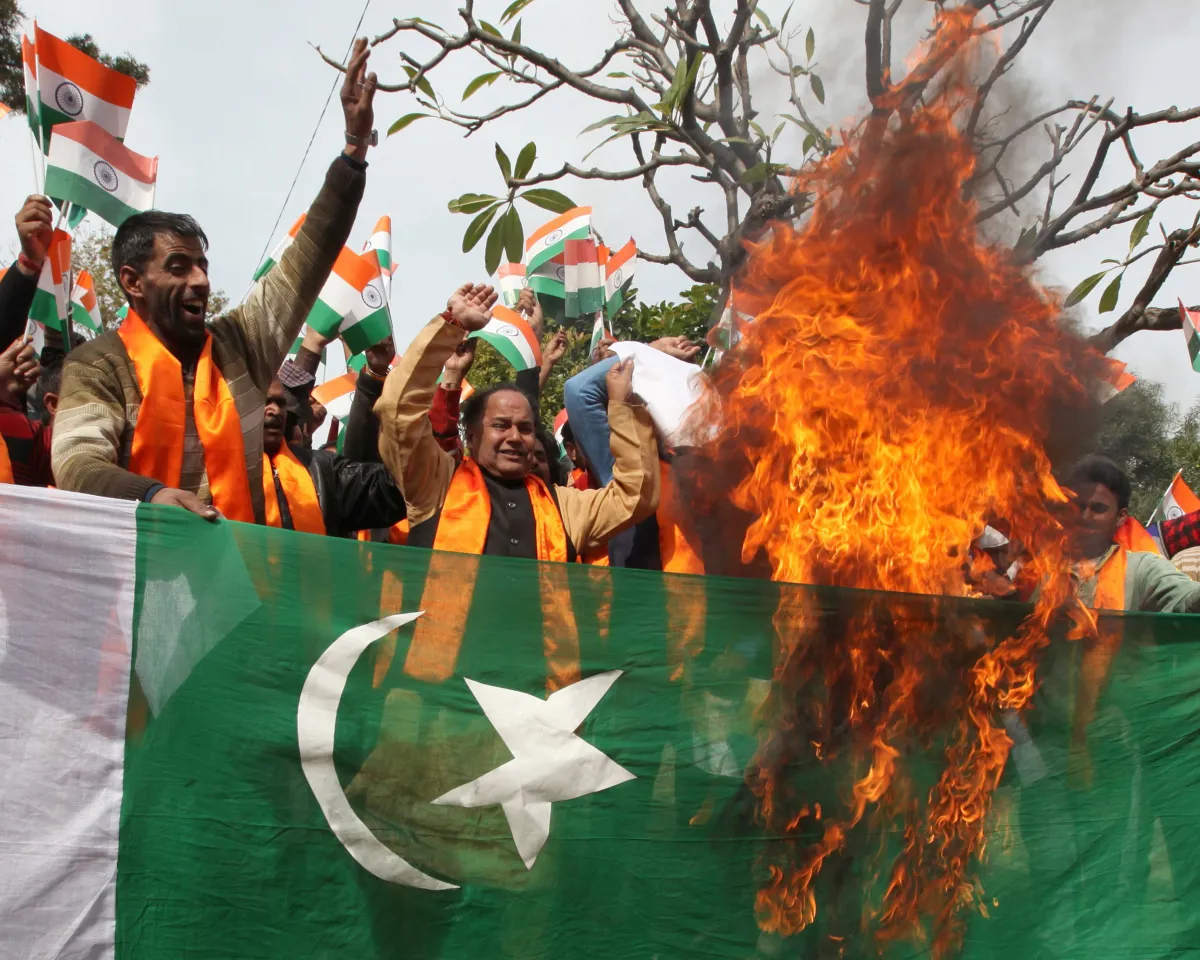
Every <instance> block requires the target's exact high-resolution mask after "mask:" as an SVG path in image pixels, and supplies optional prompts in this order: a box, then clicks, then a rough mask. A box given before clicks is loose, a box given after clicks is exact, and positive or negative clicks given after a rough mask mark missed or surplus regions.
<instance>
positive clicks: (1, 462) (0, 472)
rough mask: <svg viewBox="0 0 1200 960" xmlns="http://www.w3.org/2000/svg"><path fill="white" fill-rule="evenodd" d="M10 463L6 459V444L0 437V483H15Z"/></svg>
mask: <svg viewBox="0 0 1200 960" xmlns="http://www.w3.org/2000/svg"><path fill="white" fill-rule="evenodd" d="M15 482H16V481H14V480H13V472H12V461H11V460H9V459H8V444H7V443H5V442H4V439H3V438H2V437H0V483H15Z"/></svg>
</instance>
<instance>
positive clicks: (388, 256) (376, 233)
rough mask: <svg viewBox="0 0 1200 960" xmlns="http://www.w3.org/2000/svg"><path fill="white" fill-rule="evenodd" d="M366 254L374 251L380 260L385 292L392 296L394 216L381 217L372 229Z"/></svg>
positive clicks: (364, 250) (365, 248) (365, 246)
mask: <svg viewBox="0 0 1200 960" xmlns="http://www.w3.org/2000/svg"><path fill="white" fill-rule="evenodd" d="M362 252H363V253H364V254H368V253H374V254H375V259H376V260H378V261H379V273H380V274H381V275H382V276H383V292H384V293H385V294H387V296H388V297H389V298H390V297H391V294H392V274H393V273H394V272H395V269H396V268H395V267H394V266H393V265H392V218H391V217H380V218H379V220H378V222H376V224H375V229H374V230H372V231H371V236H370V237H369V238H368V239H367V242H366V243H364V244H363V248H362Z"/></svg>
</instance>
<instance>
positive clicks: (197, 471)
mask: <svg viewBox="0 0 1200 960" xmlns="http://www.w3.org/2000/svg"><path fill="white" fill-rule="evenodd" d="M369 53H370V51H369V48H368V46H367V42H366V40H365V39H364V40H358V41H356V42H355V45H354V49H353V53H352V56H351V59H350V63H349V66H348V67H347V69H346V79H345V82H344V84H343V86H342V93H341V100H342V110H343V113H344V115H345V121H346V127H345V130H346V149H345V150H344V152H343V153H342V154H341V155H340V156H338V157H337V159H335V160H334V162H333V163H332V164H331V165H330V167H329V172H328V173H327V174H326V176H325V183H324V185H323V186H322V188H321V191H320V193H318V194H317V198H316V200H314V201H313V205H312V207H311V208H310V209H309V211H308V215H307V217H306V219H305V221H304V226H303V228H302V229H301V230H300V232H299V233H298V234H297V236H296V238H295V241H294V242H293V243H292V244H291V246H290V247H289V248H288V250H287V252H286V253H284V255H283V257H282V258H281V259H280V261H279V263H278V264H276V265H275V267H274V268H272V269H271V270H270V271H269V272H267V273H266V274H265V275H264V276H263V277H262V278H261V279H260V280H259V281H258V283H256V284H255V286H254V288H253V290H252V291H251V292H250V294H249V295H248V296H247V298H246V301H245V302H244V303H243V304H242V305H241V306H239V307H237V308H236V309H234V310H233V311H231V312H230V313H228V314H226V315H225V316H221V317H217V318H215V319H214V320H212V321H211V322H209V321H208V318H207V307H208V294H209V283H208V258H207V249H208V239H207V238H206V237H205V235H204V231H203V230H202V229H201V227H200V225H199V224H198V223H197V222H196V221H195V220H194V219H192V218H191V217H189V216H186V215H182V214H171V213H164V212H162V211H158V210H150V211H147V212H145V213H140V214H135V215H134V216H131V217H129V218H128V219H127V220H126V221H125V222H124V223H122V224H121V225H120V226H119V227H118V229H117V233H116V236H114V238H113V248H112V251H113V252H112V263H113V272H114V273H115V274H116V276H117V279H118V281H119V282H120V284H121V289H122V290H123V291H124V293H125V297H126V300H127V301H128V304H129V314H128V316H127V317H126V319H125V320H124V321H123V322H122V324H121V327H120V328H119V329H118V330H116V331H113V332H110V333H106V334H103V335H101V336H99V337H97V338H96V339H94V340H91V341H89V342H88V343H86V344H84V345H82V346H81V347H79V348H78V349H76V350H74V351H72V353H71V354H70V355H69V356H68V358H67V361H66V364H65V366H64V369H63V382H62V393H61V397H60V400H59V407H58V416H57V418H56V424H57V425H56V429H55V437H54V446H53V453H52V463H53V469H54V475H55V478H56V480H57V482H58V485H59V486H60V487H62V488H65V489H68V490H77V491H80V492H83V493H92V494H98V495H101V496H108V497H120V498H125V499H132V500H144V501H149V502H152V503H168V504H175V505H178V506H182V507H184V508H186V509H188V510H191V511H192V512H193V513H197V514H199V515H200V516H203V517H205V518H207V519H216V518H217V517H218V516H225V517H228V518H229V519H233V520H242V521H245V522H248V523H265V522H266V519H267V517H266V513H267V511H266V504H265V501H264V493H263V422H264V411H265V406H266V400H267V394H268V392H269V390H270V386H271V382H272V381H273V380H274V379H275V376H276V371H277V370H278V369H279V365H280V363H281V362H282V360H283V358H284V356H285V355H286V354H287V351H288V348H289V347H290V346H291V345H292V343H293V342H294V341H295V339H296V336H297V334H298V333H299V332H300V327H301V326H302V325H303V323H304V320H305V318H306V317H307V316H308V313H309V311H310V310H311V309H312V306H313V303H314V302H315V301H316V298H317V295H318V294H319V293H320V291H321V288H322V286H323V285H324V283H325V280H326V278H327V277H328V276H329V272H330V270H331V269H332V268H333V264H334V261H335V260H336V259H337V256H338V254H339V253H340V252H341V250H342V247H343V245H344V244H345V242H346V239H347V237H348V236H349V234H350V230H351V228H352V227H353V225H354V218H355V215H356V214H357V212H358V205H359V201H360V200H361V199H362V195H363V188H364V186H365V184H366V168H367V164H366V162H365V159H364V158H365V156H366V152H367V147H368V145H369V144H370V143H371V142H373V139H374V138H373V131H372V125H373V121H374V113H373V108H372V101H373V99H374V95H375V86H376V79H375V74H373V73H372V74H369V75H368V74H367V72H366V68H367V59H368V56H369Z"/></svg>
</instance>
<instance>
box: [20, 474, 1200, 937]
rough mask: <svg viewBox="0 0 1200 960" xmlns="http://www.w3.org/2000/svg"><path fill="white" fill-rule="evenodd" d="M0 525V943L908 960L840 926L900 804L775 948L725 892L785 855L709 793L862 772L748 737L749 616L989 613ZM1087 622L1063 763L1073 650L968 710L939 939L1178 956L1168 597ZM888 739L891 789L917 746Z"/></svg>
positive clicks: (769, 687) (791, 590)
mask: <svg viewBox="0 0 1200 960" xmlns="http://www.w3.org/2000/svg"><path fill="white" fill-rule="evenodd" d="M0 530H2V531H3V538H4V550H3V551H2V554H0V557H2V558H0V599H2V601H3V602H2V605H0V772H2V777H0V814H2V816H0V958H14V960H15V958H22V960H24V958H30V957H39V958H41V957H47V958H49V957H63V958H85V957H86V958H100V960H103V958H110V957H111V958H121V960H160V958H161V960H167V958H171V960H176V958H182V957H186V958H228V960H241V958H289V960H290V958H354V960H372V958H429V960H482V958H492V957H495V958H514V960H515V958H555V960H558V958H581V960H582V958H606V960H607V958H612V960H617V958H621V960H629V958H675V957H679V958H689V960H690V958H706V957H711V958H753V957H762V958H776V957H858V956H868V955H869V956H876V955H881V954H882V955H889V956H897V957H899V956H921V955H924V954H925V953H927V952H928V951H929V950H930V949H931V947H930V943H931V942H932V940H930V941H928V942H926V943H909V942H906V943H902V944H898V943H892V944H880V943H877V942H876V941H875V940H874V939H873V938H872V936H871V935H870V933H869V931H870V928H871V922H872V914H871V910H872V907H871V904H872V903H873V902H874V900H873V897H874V896H875V893H876V892H877V890H878V885H879V883H880V878H879V876H878V875H877V874H876V873H875V872H874V870H873V867H872V865H873V864H877V863H879V862H880V861H879V858H878V853H879V851H880V850H881V849H884V848H887V847H889V846H891V847H894V846H896V845H897V844H898V843H899V842H900V839H901V836H902V833H903V817H904V811H902V810H897V811H892V812H890V813H889V814H888V816H894V818H895V824H894V825H893V826H889V821H888V818H887V817H884V816H880V817H875V818H868V819H867V820H864V822H863V824H862V825H861V826H860V828H857V829H855V830H851V831H850V832H849V833H848V835H847V837H846V840H845V843H844V844H843V846H842V848H841V849H840V850H839V851H838V852H837V854H836V855H835V856H832V857H830V859H829V861H828V863H827V864H826V866H825V868H824V869H823V870H822V871H821V873H820V876H819V877H818V883H817V884H816V886H815V887H814V890H815V893H816V916H815V919H814V920H813V921H812V923H810V924H809V925H808V926H807V927H806V928H805V929H803V930H802V931H799V932H789V933H787V934H785V933H782V932H780V931H779V930H778V929H776V928H775V926H774V925H773V923H772V921H771V917H770V916H769V911H766V910H764V908H763V905H762V903H761V902H760V901H759V899H758V898H759V892H760V890H762V889H764V888H765V887H767V886H768V885H769V884H771V883H772V882H773V878H777V877H778V875H779V872H780V871H781V870H782V871H785V872H786V871H787V870H788V869H789V865H793V866H794V865H795V864H799V863H802V862H803V861H804V856H805V851H806V850H807V849H808V847H809V845H810V841H811V839H812V838H811V837H810V836H809V835H807V834H805V833H804V832H803V830H804V829H807V828H800V829H799V831H798V832H797V831H790V830H786V829H782V828H778V827H777V826H775V825H774V824H776V823H777V821H773V820H770V819H768V818H765V817H764V816H763V811H762V803H761V796H760V794H761V785H758V784H755V781H754V778H752V777H747V771H748V770H750V769H752V768H753V766H754V764H755V763H756V762H758V761H760V760H761V758H762V752H763V751H764V750H771V751H780V750H782V751H783V753H784V754H786V755H785V756H782V757H780V756H778V755H777V756H775V757H774V760H775V761H777V762H775V763H774V769H777V770H779V771H782V772H781V774H780V776H781V778H782V779H781V781H780V783H778V784H777V785H776V788H775V790H774V792H773V797H774V802H775V803H777V804H782V803H792V802H795V803H796V804H799V803H800V801H801V800H805V799H814V798H815V799H816V800H818V801H819V802H822V803H823V804H824V805H825V808H826V809H827V810H828V811H830V812H829V813H828V814H827V816H833V815H838V816H840V815H842V813H843V812H844V811H845V809H847V805H848V803H849V802H850V800H849V798H850V790H851V788H852V786H853V783H854V782H855V780H856V779H857V778H858V777H861V775H862V773H863V770H862V769H860V768H858V767H857V766H856V764H857V760H855V759H854V758H845V757H843V758H841V759H837V758H831V757H829V756H819V755H818V754H819V753H820V751H816V750H814V749H813V746H812V739H813V738H814V737H815V736H817V734H816V732H815V731H809V730H802V729H795V730H786V731H783V732H782V735H781V731H780V729H779V727H778V718H779V716H780V715H781V714H780V710H779V704H780V702H782V701H784V700H789V699H792V698H795V697H797V696H806V695H808V694H807V693H806V692H805V690H806V689H807V688H803V687H802V685H794V686H789V684H792V683H793V682H794V678H793V679H792V680H789V679H787V678H788V672H787V671H782V672H780V677H782V678H784V679H782V680H778V681H777V680H773V677H774V675H775V665H776V660H777V658H778V657H779V656H780V654H779V651H780V649H782V647H781V641H780V637H781V636H785V635H786V628H787V624H786V622H783V621H781V617H784V616H785V613H786V612H787V611H796V615H797V616H800V615H801V614H800V611H803V616H805V617H808V618H814V617H815V618H816V619H817V621H819V622H821V623H822V624H828V633H829V637H830V643H831V644H832V643H834V641H835V640H836V637H837V635H838V629H839V628H838V624H839V623H841V622H844V621H845V619H846V618H848V617H853V616H857V615H859V614H860V613H861V612H862V611H863V610H866V609H870V610H871V611H872V612H873V615H875V616H876V617H879V616H880V612H881V611H884V612H886V611H888V610H894V612H895V616H896V617H901V616H903V617H906V618H910V619H911V618H913V617H916V616H919V617H923V618H925V621H927V622H928V623H929V624H930V628H931V629H935V630H940V629H943V627H944V628H945V629H946V631H947V636H950V635H952V633H953V630H954V629H957V627H955V626H954V625H955V624H962V623H963V622H967V621H969V622H970V623H971V624H972V629H973V630H976V631H977V633H979V634H983V633H987V632H989V631H991V632H993V633H995V634H997V635H999V634H1002V633H1003V632H1005V631H1007V632H1011V630H1012V629H1013V628H1014V625H1015V624H1017V623H1019V621H1020V618H1021V616H1023V615H1024V613H1025V610H1024V608H1021V607H1018V606H1015V605H1007V604H996V603H985V602H978V601H939V600H934V599H920V598H892V597H888V596H886V595H883V594H871V593H865V592H856V591H831V590H826V591H819V590H815V589H811V588H805V587H798V586H779V585H775V584H769V583H762V582H756V581H744V580H728V579H721V578H700V577H672V576H664V575H662V574H658V573H653V572H648V571H622V570H607V569H603V570H601V569H593V568H589V567H585V566H581V565H554V564H537V563H533V562H527V561H518V560H507V559H500V558H478V557H469V556H462V555H454V554H441V553H433V552H430V551H420V550H410V549H407V548H398V547H391V546H387V545H375V544H363V543H358V542H355V541H348V540H336V539H331V538H324V537H313V536H307V535H303V534H292V533H284V532H280V531H277V530H271V529H266V528H261V527H253V526H246V525H241V524H235V523H229V522H220V523H217V524H207V523H205V522H203V521H201V520H199V519H197V518H195V517H193V516H191V515H190V514H187V513H185V512H184V511H181V510H178V509H174V508H165V507H149V506H145V505H135V504H132V503H125V502H120V501H112V500H101V499H95V498H89V497H83V496H78V495H72V494H66V493H59V492H54V491H42V490H34V489H30V488H22V487H13V486H7V485H6V486H4V487H0ZM884 619H886V618H884ZM881 622H882V621H881ZM1120 622H1121V623H1122V626H1123V640H1122V646H1121V648H1120V650H1119V652H1118V653H1117V654H1116V655H1115V657H1114V661H1113V665H1112V668H1111V670H1110V672H1109V674H1108V679H1107V685H1106V687H1105V689H1104V692H1103V693H1102V695H1101V697H1100V700H1099V702H1098V703H1097V704H1096V705H1095V708H1094V712H1093V714H1092V715H1091V719H1090V726H1089V728H1088V730H1087V738H1086V739H1087V742H1086V749H1087V759H1088V762H1089V764H1090V768H1089V777H1088V778H1087V779H1086V780H1081V779H1080V778H1079V777H1078V776H1076V775H1074V773H1075V772H1077V768H1078V764H1077V763H1075V764H1074V765H1073V764H1072V756H1073V754H1072V751H1073V750H1074V749H1075V746H1076V742H1077V740H1078V734H1079V730H1078V724H1077V722H1076V721H1077V717H1078V713H1077V710H1076V702H1075V699H1076V693H1077V690H1078V687H1079V683H1078V680H1079V676H1080V669H1081V667H1080V662H1081V661H1080V655H1081V654H1080V649H1079V645H1078V644H1073V643H1072V642H1071V641H1067V640H1065V639H1064V640H1062V641H1061V642H1056V644H1055V645H1053V646H1052V648H1051V650H1050V651H1049V653H1048V654H1047V657H1046V663H1045V664H1044V670H1043V671H1042V676H1043V677H1044V680H1043V688H1042V690H1041V692H1040V693H1039V696H1038V699H1037V701H1036V704H1035V706H1034V708H1032V709H1031V710H1029V711H1027V712H1026V713H1025V714H1024V715H1023V716H1021V717H1015V716H1014V717H1004V718H998V721H997V722H1002V723H1003V725H1004V727H1005V729H1006V730H1007V731H1008V733H1009V735H1010V737H1011V739H1012V740H1013V743H1014V747H1013V753H1012V756H1011V757H1010V762H1009V767H1008V769H1007V770H1006V772H1005V776H1004V779H1003V781H1002V783H1001V785H1000V787H999V789H998V790H997V792H996V795H995V802H994V803H993V804H992V808H991V811H990V813H989V814H988V816H989V828H988V829H989V843H988V848H987V851H986V853H985V856H984V859H983V861H982V863H980V864H979V865H977V867H976V868H975V869H974V871H973V872H972V877H973V882H974V883H977V884H978V885H979V888H980V889H981V890H984V891H986V894H987V897H986V903H987V904H988V906H987V908H986V909H981V910H977V911H973V912H972V914H971V916H970V917H969V920H968V923H967V926H966V935H965V937H963V938H962V942H961V946H960V947H959V948H958V949H959V950H960V952H961V953H963V954H964V955H966V956H972V957H975V956H978V957H992V956H1006V957H1011V956H1053V957H1060V956H1061V957H1092V956H1101V955H1103V956H1129V957H1132V956H1138V957H1148V956H1171V955H1175V954H1176V953H1177V952H1179V951H1181V950H1183V949H1184V948H1185V947H1191V946H1194V945H1195V944H1196V943H1200V937H1198V936H1197V931H1198V929H1200V919H1198V918H1200V909H1198V907H1200V903H1198V901H1200V878H1198V877H1197V867H1196V863H1197V861H1198V860H1200V814H1197V812H1196V811H1197V803H1196V798H1197V797H1200V736H1198V734H1200V662H1198V656H1197V655H1198V654H1200V633H1198V631H1197V629H1196V627H1195V623H1196V618H1191V617H1175V618H1170V617H1158V618H1145V617H1143V618H1137V617H1130V618H1126V619H1125V620H1124V621H1120ZM835 649H836V648H835V647H831V650H835ZM810 681H813V678H810ZM813 682H815V684H816V688H819V687H822V686H823V685H825V684H826V683H828V685H829V686H830V687H833V686H836V682H837V681H836V678H824V679H823V678H820V677H818V678H815V681H813ZM946 683H947V686H946V687H945V690H947V691H948V690H950V689H951V686H950V684H951V683H952V680H951V679H947V681H946ZM816 688H814V689H816ZM939 689H941V688H939ZM946 696H947V697H949V693H947V694H946ZM835 732H836V731H835ZM1073 738H1074V739H1073ZM901 746H902V752H901V757H900V762H901V763H902V764H904V765H905V766H906V768H907V769H908V770H909V772H910V774H911V776H912V778H913V783H914V785H915V788H914V796H915V797H918V798H919V796H920V792H921V789H923V787H922V783H923V781H922V780H921V776H922V774H921V770H922V768H923V767H936V764H937V762H938V758H939V757H940V756H941V754H942V750H943V747H944V744H940V743H937V742H928V741H924V742H913V743H909V744H903V745H901ZM1075 759H1078V758H1077V756H1076V757H1075ZM752 785H754V786H753V788H752ZM884 880H886V877H885V878H884Z"/></svg>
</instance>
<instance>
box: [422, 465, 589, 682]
mask: <svg viewBox="0 0 1200 960" xmlns="http://www.w3.org/2000/svg"><path fill="white" fill-rule="evenodd" d="M525 489H526V490H527V491H529V500H530V502H531V503H532V504H533V521H534V525H535V527H536V530H537V556H538V559H539V560H553V561H557V562H559V563H565V562H566V559H567V533H566V530H565V528H564V527H563V522H562V516H561V515H560V514H559V512H558V507H557V506H556V505H555V503H554V498H553V497H551V496H550V491H549V490H547V489H546V485H545V484H544V483H542V481H541V479H540V478H539V477H536V476H534V475H533V474H530V475H529V476H528V477H526V478H525ZM491 516H492V500H491V497H490V495H489V494H488V489H487V484H486V483H485V481H484V479H483V472H482V471H481V470H480V469H479V466H478V464H476V463H475V461H474V460H464V461H463V462H462V463H461V464H460V465H459V467H458V469H457V470H455V471H454V476H453V477H452V478H451V480H450V489H449V490H447V491H446V500H445V502H444V503H443V504H442V512H441V515H440V517H439V518H438V528H437V533H436V534H435V535H434V538H433V549H434V550H435V551H443V550H444V551H453V552H455V553H470V554H476V555H478V554H482V553H483V548H484V546H485V545H486V543H487V529H488V523H489V521H490V520H491ZM478 570H479V564H478V562H475V561H465V560H464V559H463V558H462V557H453V556H450V555H449V554H447V553H438V552H435V553H434V554H433V556H432V558H431V559H430V563H429V572H428V573H427V574H426V577H425V588H424V591H423V592H422V594H421V602H420V604H419V605H418V609H420V610H425V611H426V612H427V614H428V615H427V616H424V617H422V618H421V619H420V620H418V621H417V624H416V629H415V630H414V631H413V638H412V642H411V643H410V644H409V648H408V654H407V655H406V657H405V661H404V672H405V673H406V674H408V675H409V676H410V677H415V678H417V679H418V680H423V681H425V682H427V683H442V682H444V681H446V680H448V679H450V677H451V676H453V675H454V668H455V664H456V663H457V662H458V654H459V649H460V647H461V646H462V638H463V634H464V632H465V631H466V626H467V615H468V614H469V612H470V607H471V603H470V597H471V592H472V590H473V588H474V585H475V577H476V574H477V573H478ZM538 580H539V589H540V593H541V601H542V644H543V648H544V650H545V654H546V663H547V677H546V687H547V690H548V691H550V692H553V691H554V690H558V689H560V688H561V687H564V686H567V685H568V684H571V683H574V682H575V681H576V680H578V679H579V677H580V672H579V631H578V628H577V626H576V623H575V617H574V614H573V613H572V610H571V594H570V587H569V584H568V582H567V573H566V568H564V567H553V566H546V565H542V566H540V567H539V568H538Z"/></svg>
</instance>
